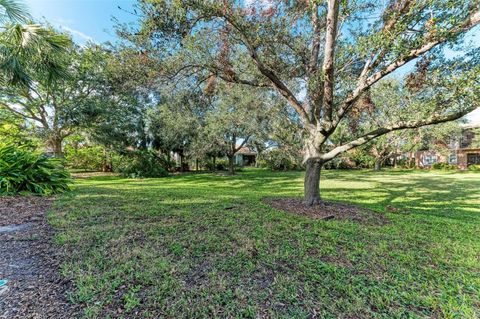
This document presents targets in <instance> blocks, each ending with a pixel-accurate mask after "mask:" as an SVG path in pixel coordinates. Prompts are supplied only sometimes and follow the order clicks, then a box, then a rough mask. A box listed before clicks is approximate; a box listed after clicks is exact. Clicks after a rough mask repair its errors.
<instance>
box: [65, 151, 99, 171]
mask: <svg viewBox="0 0 480 319" xmlns="http://www.w3.org/2000/svg"><path fill="white" fill-rule="evenodd" d="M65 160H66V163H67V166H68V167H69V168H76V169H84V170H91V171H100V170H102V168H103V164H104V161H105V155H104V150H103V148H102V147H101V146H88V147H80V148H74V147H72V146H70V145H67V146H66V147H65Z"/></svg>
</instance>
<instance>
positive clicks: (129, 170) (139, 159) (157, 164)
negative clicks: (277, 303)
mask: <svg viewBox="0 0 480 319" xmlns="http://www.w3.org/2000/svg"><path fill="white" fill-rule="evenodd" d="M166 165H167V163H165V160H164V159H163V158H161V157H159V156H157V155H156V154H154V153H153V152H150V151H139V152H132V153H130V154H128V155H127V156H124V158H123V161H122V162H121V163H120V165H119V167H118V171H119V172H120V173H121V174H122V175H123V176H125V177H131V178H141V177H165V176H168V171H167V170H166V169H165V167H166Z"/></svg>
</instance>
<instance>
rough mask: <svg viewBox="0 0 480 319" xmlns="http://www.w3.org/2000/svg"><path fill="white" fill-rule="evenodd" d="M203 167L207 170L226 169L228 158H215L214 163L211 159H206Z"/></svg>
mask: <svg viewBox="0 0 480 319" xmlns="http://www.w3.org/2000/svg"><path fill="white" fill-rule="evenodd" d="M205 168H206V169H207V170H209V171H226V170H227V169H228V160H226V159H221V158H220V159H219V158H217V159H215V164H214V163H213V161H208V162H206V163H205Z"/></svg>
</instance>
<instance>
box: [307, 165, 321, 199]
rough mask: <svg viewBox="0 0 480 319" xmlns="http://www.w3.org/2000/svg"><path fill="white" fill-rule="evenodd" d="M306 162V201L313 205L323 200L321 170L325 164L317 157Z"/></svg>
mask: <svg viewBox="0 0 480 319" xmlns="http://www.w3.org/2000/svg"><path fill="white" fill-rule="evenodd" d="M305 164H306V171H305V181H304V196H305V197H304V203H305V204H306V205H308V206H312V205H316V204H319V203H320V202H321V198H320V172H321V169H322V165H323V164H322V162H321V161H319V160H317V159H308V160H307V161H306V163H305Z"/></svg>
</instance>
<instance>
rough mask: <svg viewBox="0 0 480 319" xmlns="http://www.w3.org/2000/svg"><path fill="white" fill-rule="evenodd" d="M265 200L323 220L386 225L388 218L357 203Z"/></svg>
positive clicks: (290, 210) (286, 210)
mask: <svg viewBox="0 0 480 319" xmlns="http://www.w3.org/2000/svg"><path fill="white" fill-rule="evenodd" d="M263 201H264V202H265V203H267V204H269V205H270V206H272V207H273V208H275V209H278V210H283V211H285V212H288V213H292V214H297V215H301V216H307V217H310V218H314V219H322V220H331V219H336V220H351V221H355V222H359V223H361V224H367V225H385V224H387V223H388V218H387V217H386V216H385V215H384V214H382V213H379V212H375V211H372V210H369V209H366V208H362V207H358V206H355V205H350V204H345V203H338V202H327V201H323V202H321V203H320V204H317V205H312V206H307V205H305V204H304V203H303V201H302V199H299V198H265V199H263Z"/></svg>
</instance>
